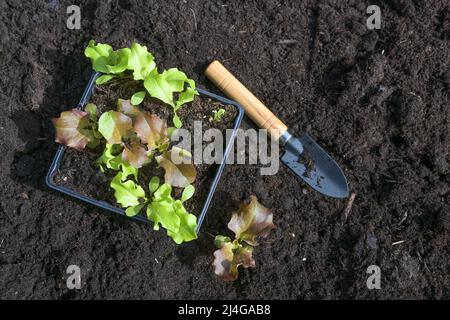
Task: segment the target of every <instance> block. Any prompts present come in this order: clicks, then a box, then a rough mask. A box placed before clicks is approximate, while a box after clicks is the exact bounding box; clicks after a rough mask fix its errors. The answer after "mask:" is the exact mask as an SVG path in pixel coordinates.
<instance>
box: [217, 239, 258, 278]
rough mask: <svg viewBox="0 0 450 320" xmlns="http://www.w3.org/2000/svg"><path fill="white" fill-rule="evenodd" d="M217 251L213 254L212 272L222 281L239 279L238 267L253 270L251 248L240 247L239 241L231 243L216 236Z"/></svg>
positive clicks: (253, 263)
mask: <svg viewBox="0 0 450 320" xmlns="http://www.w3.org/2000/svg"><path fill="white" fill-rule="evenodd" d="M215 242H216V246H217V247H218V248H219V250H216V251H215V252H214V262H213V267H214V272H215V274H216V275H218V276H219V277H220V278H221V279H222V280H224V281H234V280H236V279H237V278H238V277H239V271H238V267H239V266H243V267H244V268H254V267H255V266H256V263H255V260H254V259H253V256H252V254H253V247H252V246H249V245H242V244H240V243H239V241H237V240H234V241H231V239H230V238H228V237H222V236H218V237H216V239H215Z"/></svg>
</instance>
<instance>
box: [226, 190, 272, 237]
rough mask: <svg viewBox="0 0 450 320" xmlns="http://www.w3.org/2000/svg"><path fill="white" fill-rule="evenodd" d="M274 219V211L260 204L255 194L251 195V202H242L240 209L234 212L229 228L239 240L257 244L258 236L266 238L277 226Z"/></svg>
mask: <svg viewBox="0 0 450 320" xmlns="http://www.w3.org/2000/svg"><path fill="white" fill-rule="evenodd" d="M272 220H273V213H272V211H271V210H270V209H268V208H266V207H264V206H263V205H262V204H260V203H259V202H258V199H257V198H256V197H255V196H251V201H250V202H248V203H243V204H241V206H240V207H239V210H237V211H235V212H233V215H232V217H231V220H230V222H229V223H228V228H229V229H230V230H231V231H233V232H234V233H235V235H236V239H238V240H239V241H245V242H247V243H248V244H251V245H257V244H258V243H257V242H256V237H262V238H265V237H267V235H268V234H269V232H270V230H272V229H273V228H275V225H274V224H273V222H272Z"/></svg>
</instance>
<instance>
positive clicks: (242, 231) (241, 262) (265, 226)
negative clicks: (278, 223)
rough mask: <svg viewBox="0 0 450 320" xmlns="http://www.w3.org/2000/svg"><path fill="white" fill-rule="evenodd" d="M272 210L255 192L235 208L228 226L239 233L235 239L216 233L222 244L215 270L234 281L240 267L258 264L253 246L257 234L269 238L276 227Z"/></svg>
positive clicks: (217, 239) (216, 258)
mask: <svg viewBox="0 0 450 320" xmlns="http://www.w3.org/2000/svg"><path fill="white" fill-rule="evenodd" d="M272 220H273V214H272V211H271V210H269V209H267V208H266V207H264V206H263V205H262V204H260V203H259V202H258V199H257V198H256V197H255V196H251V200H250V201H249V202H245V203H243V204H241V206H240V207H239V209H238V210H237V211H235V212H233V215H232V218H231V220H230V223H229V224H228V228H229V229H230V230H231V231H233V232H234V233H235V240H234V241H231V239H230V238H229V237H225V236H221V235H219V236H216V238H215V244H216V246H217V247H218V248H219V250H216V251H215V252H214V261H213V267H214V273H215V274H216V275H217V276H219V277H220V278H221V279H222V280H224V281H234V280H236V279H237V278H238V277H239V271H238V267H239V266H243V267H244V268H254V267H255V265H256V264H255V260H254V259H253V256H252V254H253V247H254V246H257V245H258V243H257V242H256V238H258V237H262V238H265V237H267V235H268V234H269V232H270V230H272V229H273V228H275V225H274V224H273V222H272Z"/></svg>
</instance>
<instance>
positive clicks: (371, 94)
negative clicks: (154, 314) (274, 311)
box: [0, 0, 450, 299]
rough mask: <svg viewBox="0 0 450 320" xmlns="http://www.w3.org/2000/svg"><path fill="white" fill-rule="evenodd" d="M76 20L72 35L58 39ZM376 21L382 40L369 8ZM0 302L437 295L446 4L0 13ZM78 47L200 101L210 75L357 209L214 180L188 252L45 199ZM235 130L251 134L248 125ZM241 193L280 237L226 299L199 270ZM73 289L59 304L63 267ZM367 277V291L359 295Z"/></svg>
mask: <svg viewBox="0 0 450 320" xmlns="http://www.w3.org/2000/svg"><path fill="white" fill-rule="evenodd" d="M72 4H78V5H80V8H81V12H82V18H81V29H78V30H77V29H74V30H71V29H68V28H67V27H66V19H67V17H68V15H67V13H66V9H67V6H69V5H72ZM369 4H377V5H379V7H380V8H381V14H382V15H381V18H382V25H381V29H380V30H368V29H367V27H366V19H367V18H368V15H367V14H366V8H367V6H368V5H369ZM0 8H1V10H0V41H1V46H0V54H1V58H2V66H1V70H2V74H3V76H2V78H1V80H0V86H1V91H0V94H1V97H2V99H1V101H2V112H1V115H0V130H1V133H2V134H1V135H2V139H1V140H0V152H1V157H0V161H1V163H0V167H1V170H0V175H1V177H0V181H2V193H1V207H0V210H1V211H0V298H2V299H11V298H19V299H27V298H56V299H85V298H138V299H140V298H153V299H161V298H190V299H210V298H218V299H222V298H228V299H243V298H248V299H262V298H274V299H288V298H290V299H317V298H323V299H338V298H346V299H395V298H401V299H407V298H415V299H420V298H436V299H443V298H449V297H450V281H449V280H450V268H449V261H450V260H449V255H450V246H449V244H450V243H449V229H450V216H449V212H450V210H449V203H450V201H449V200H450V199H449V198H450V189H449V188H450V187H449V180H450V177H449V150H450V141H449V137H450V125H449V123H450V112H449V109H448V108H449V87H450V69H449V65H448V61H450V45H449V39H450V24H449V19H450V4H449V2H448V1H446V0H434V1H420V0H414V1H406V0H393V1H379V0H378V1H370V3H366V2H365V1H356V0H355V1H345V2H344V1H337V0H335V1H333V0H323V1H313V0H310V1H289V2H284V1H283V2H276V1H245V2H242V1H223V2H203V1H177V2H173V1H164V2H161V1H158V2H156V1H155V2H148V1H135V0H119V1H117V0H113V1H70V2H66V1H33V2H32V3H31V2H25V1H16V0H6V1H0ZM90 39H95V40H96V41H100V42H107V43H110V44H112V45H113V46H114V47H115V48H119V47H124V46H128V45H130V43H131V42H132V41H134V40H136V41H138V42H140V43H142V44H145V45H147V46H148V47H149V48H150V50H151V51H152V52H153V53H154V55H155V57H156V59H157V62H158V63H159V64H160V65H161V67H162V68H170V67H179V68H180V69H182V70H184V71H186V73H187V74H189V75H190V76H191V77H193V78H194V79H195V80H196V81H197V82H198V83H199V85H200V86H202V87H205V88H207V89H210V90H215V88H214V86H213V85H212V84H211V83H210V82H208V81H207V80H206V79H205V77H204V76H203V71H204V69H205V67H206V66H207V64H208V63H209V62H210V61H212V60H213V59H219V60H221V61H223V62H224V64H225V66H226V67H228V68H229V69H230V70H231V71H232V72H233V73H234V74H235V75H236V76H237V77H238V78H239V79H240V80H242V82H243V83H244V84H246V85H247V86H248V87H249V88H250V89H251V90H252V91H253V92H254V93H255V94H256V95H257V96H258V97H260V98H261V99H262V100H263V101H264V102H265V103H266V104H267V105H268V106H269V107H270V109H271V110H272V111H273V112H274V113H275V114H277V115H278V116H279V117H280V118H281V119H282V120H283V121H285V122H286V124H287V125H288V126H289V127H290V128H291V131H292V132H295V133H298V134H300V133H302V132H304V131H307V132H308V133H309V134H310V135H311V136H312V137H314V138H315V139H316V140H317V142H318V143H319V144H320V145H322V146H323V147H324V148H325V149H326V150H327V151H328V152H329V153H330V154H331V155H332V156H333V158H334V159H336V161H337V162H338V163H339V164H340V165H341V166H342V168H343V170H344V172H345V174H346V176H347V178H348V181H349V186H350V190H351V192H353V193H356V198H355V201H354V203H353V206H352V208H351V210H350V212H349V214H348V217H347V219H346V218H345V216H344V213H343V212H344V209H345V207H346V200H336V199H331V198H326V197H324V196H322V195H320V194H318V193H316V192H314V191H312V190H310V189H309V188H307V187H306V186H305V185H304V184H303V183H302V182H301V179H299V178H297V177H295V176H294V175H293V174H292V173H291V172H290V171H289V170H288V169H287V168H285V167H282V166H281V167H280V170H279V172H278V173H277V174H276V175H272V176H261V175H260V171H259V169H260V166H258V165H228V166H227V167H226V170H225V172H224V174H223V176H222V178H221V181H220V184H219V186H218V189H217V192H216V195H215V197H214V201H213V203H212V206H211V208H210V211H209V213H208V216H207V220H206V221H205V224H204V225H203V232H202V233H201V235H200V237H199V239H198V240H197V241H195V242H191V243H188V244H186V245H182V246H177V245H176V244H175V243H173V241H172V240H171V239H170V238H168V237H167V236H166V235H165V234H164V233H163V232H153V231H152V230H151V226H149V225H146V224H142V223H137V222H134V221H131V220H129V219H126V218H121V217H118V216H113V215H109V214H107V213H105V211H103V210H101V209H98V208H95V207H92V206H90V205H87V204H84V203H82V202H79V201H77V200H74V199H72V198H69V197H66V196H63V195H62V194H60V193H57V192H54V191H51V190H49V188H48V187H46V185H45V182H44V177H45V174H46V172H47V170H48V168H49V165H50V162H51V160H52V157H53V155H54V153H55V151H56V149H57V145H56V144H55V143H54V142H53V140H54V131H53V129H52V124H51V122H50V119H51V118H52V117H55V116H57V115H58V114H59V113H60V112H61V111H63V110H67V109H69V108H71V107H73V106H75V105H76V103H77V102H78V100H79V98H80V96H81V93H82V91H83V89H84V87H85V85H86V83H87V80H88V78H89V76H90V74H91V70H90V65H89V62H88V60H87V59H86V58H85V57H84V56H83V49H84V47H85V46H86V45H87V43H88V41H89V40H90ZM242 127H243V128H252V127H253V125H252V123H251V121H249V120H248V119H245V121H244V122H243V124H242ZM250 194H255V195H256V196H257V197H258V198H259V200H260V201H261V202H262V203H263V204H264V205H265V206H266V207H269V208H271V209H273V211H274V222H275V224H276V225H277V229H275V230H274V231H272V232H271V234H270V236H269V237H268V238H267V239H265V240H264V241H261V244H260V246H259V247H258V248H256V249H255V254H254V255H255V260H256V268H255V269H249V270H241V271H240V278H239V279H238V280H237V281H236V282H234V283H224V282H222V281H221V280H219V279H217V278H216V276H215V275H214V274H213V272H212V267H211V262H212V252H213V251H214V246H213V236H214V235H216V234H218V233H221V234H227V235H231V232H229V231H228V230H227V228H226V225H227V222H228V220H229V219H230V216H231V212H232V211H233V210H235V209H236V208H237V207H238V204H239V202H240V201H241V200H243V199H244V198H246V197H248V196H249V195H250ZM72 264H75V265H78V266H80V268H81V279H82V288H81V290H76V291H72V290H69V289H67V287H66V282H65V280H64V278H65V277H66V269H67V267H68V266H69V265H72ZM370 265H377V266H379V267H380V269H381V289H380V290H368V288H367V286H366V280H367V277H368V276H369V274H367V273H366V271H367V268H368V267H369V266H370Z"/></svg>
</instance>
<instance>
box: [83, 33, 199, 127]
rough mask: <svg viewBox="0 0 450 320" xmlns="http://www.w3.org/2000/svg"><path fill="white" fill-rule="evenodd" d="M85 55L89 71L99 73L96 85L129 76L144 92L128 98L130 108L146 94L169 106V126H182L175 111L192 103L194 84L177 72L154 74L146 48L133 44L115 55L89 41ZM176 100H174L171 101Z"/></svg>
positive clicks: (195, 91)
mask: <svg viewBox="0 0 450 320" xmlns="http://www.w3.org/2000/svg"><path fill="white" fill-rule="evenodd" d="M85 55H86V57H88V58H89V59H90V60H91V63H92V68H93V69H94V70H95V71H98V72H101V73H103V75H102V76H100V77H99V78H98V79H97V81H96V83H97V84H99V85H100V84H104V83H106V82H108V81H109V80H111V79H113V78H115V77H117V76H126V75H127V72H131V73H132V75H133V76H132V78H133V80H136V81H143V86H144V88H145V91H138V92H136V93H134V94H133V96H132V97H131V102H132V103H133V104H134V105H139V104H140V103H142V101H144V99H145V96H146V94H147V93H148V94H149V95H150V96H151V97H153V98H156V99H159V100H161V101H163V102H164V103H166V104H168V105H170V106H171V107H172V109H173V112H174V116H173V123H174V125H175V127H176V128H180V127H181V126H182V123H181V120H180V118H179V117H178V115H177V111H178V109H179V108H180V107H181V106H182V105H184V104H186V103H188V102H191V101H193V100H194V98H195V96H196V95H198V92H197V90H196V89H195V81H194V80H192V79H189V78H188V77H187V76H186V74H185V73H184V72H182V71H180V70H178V69H177V68H172V69H169V70H164V71H163V72H162V73H159V72H158V69H157V67H156V63H155V59H154V56H153V55H152V54H151V53H150V52H148V50H147V47H145V46H141V45H140V44H138V43H133V44H132V45H131V47H130V48H123V49H119V50H117V51H115V50H113V48H112V47H111V46H110V45H108V44H101V43H99V44H95V42H94V41H93V40H91V41H90V42H89V44H88V46H87V48H86V49H85ZM175 96H177V99H175Z"/></svg>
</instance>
